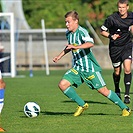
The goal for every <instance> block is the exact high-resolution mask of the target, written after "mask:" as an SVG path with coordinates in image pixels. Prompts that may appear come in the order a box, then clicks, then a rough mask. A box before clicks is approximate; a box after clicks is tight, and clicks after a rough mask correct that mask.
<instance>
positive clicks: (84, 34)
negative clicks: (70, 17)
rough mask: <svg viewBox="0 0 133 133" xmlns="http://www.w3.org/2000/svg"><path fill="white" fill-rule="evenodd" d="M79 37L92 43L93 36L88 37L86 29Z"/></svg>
mask: <svg viewBox="0 0 133 133" xmlns="http://www.w3.org/2000/svg"><path fill="white" fill-rule="evenodd" d="M81 37H82V40H83V41H84V42H91V43H94V40H93V38H91V37H90V35H89V33H88V31H87V30H86V29H85V30H84V32H81Z"/></svg>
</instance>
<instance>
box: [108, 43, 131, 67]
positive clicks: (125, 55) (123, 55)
mask: <svg viewBox="0 0 133 133" xmlns="http://www.w3.org/2000/svg"><path fill="white" fill-rule="evenodd" d="M109 55H110V58H111V61H112V65H113V67H119V66H120V65H121V64H122V63H123V61H124V60H125V59H130V60H132V43H130V44H127V45H124V46H120V47H118V46H111V45H110V48H109Z"/></svg>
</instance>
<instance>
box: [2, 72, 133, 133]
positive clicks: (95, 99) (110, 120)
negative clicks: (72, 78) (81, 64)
mask: <svg viewBox="0 0 133 133" xmlns="http://www.w3.org/2000/svg"><path fill="white" fill-rule="evenodd" d="M64 72H65V71H51V72H50V75H49V76H46V75H45V71H34V76H33V77H32V78H30V77H29V72H28V71H27V72H22V71H21V72H19V75H25V77H24V78H20V77H17V78H4V80H5V82H6V91H5V106H4V108H3V112H2V115H1V125H2V127H3V128H4V129H6V131H7V132H8V133H131V132H132V127H133V121H132V118H133V117H132V116H130V117H122V116H121V113H122V111H121V110H120V108H119V107H118V106H116V105H115V104H113V103H112V102H111V101H109V100H108V99H107V98H105V97H103V96H102V95H100V94H99V93H97V92H96V91H94V90H90V89H89V88H88V87H87V86H86V85H85V84H83V85H81V86H80V87H79V88H78V89H76V91H77V93H78V94H79V95H80V96H81V97H82V98H83V99H84V100H85V101H86V102H88V103H89V109H88V110H86V111H85V112H84V113H83V114H82V115H81V116H79V117H74V116H73V113H74V111H75V109H76V107H77V104H76V103H74V102H72V101H71V100H69V99H68V98H67V97H66V96H64V95H63V94H62V92H61V91H60V90H59V89H58V82H59V80H60V79H61V77H62V75H63V74H64ZM103 77H104V79H105V81H106V83H107V86H108V88H109V89H112V90H114V87H113V81H112V70H103ZM122 78H123V77H122ZM122 81H123V79H122V80H121V87H122V88H124V84H123V82H122ZM132 89H133V86H132V88H131V91H132V92H133V90H132ZM122 92H123V93H122V99H123V96H124V90H122ZM132 96H133V93H132V95H131V97H132ZM29 101H35V102H37V103H38V104H39V105H40V107H41V113H40V115H39V116H38V117H36V118H27V117H26V116H25V115H24V113H23V106H24V105H25V104H26V103H27V102H29ZM132 104H133V102H132V101H131V104H130V105H129V106H130V107H132Z"/></svg>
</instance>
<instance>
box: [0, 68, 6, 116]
mask: <svg viewBox="0 0 133 133" xmlns="http://www.w3.org/2000/svg"><path fill="white" fill-rule="evenodd" d="M4 92H5V82H4V81H3V79H2V76H1V70H0V114H1V112H2V109H3V106H4Z"/></svg>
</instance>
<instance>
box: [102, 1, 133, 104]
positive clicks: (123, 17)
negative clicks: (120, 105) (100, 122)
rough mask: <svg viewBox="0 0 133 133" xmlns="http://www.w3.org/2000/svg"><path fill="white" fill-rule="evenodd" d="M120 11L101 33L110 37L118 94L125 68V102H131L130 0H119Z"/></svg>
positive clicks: (132, 16) (132, 19)
mask: <svg viewBox="0 0 133 133" xmlns="http://www.w3.org/2000/svg"><path fill="white" fill-rule="evenodd" d="M117 6H118V11H117V12H115V13H113V14H111V15H110V16H109V17H108V18H107V19H106V20H105V22H104V24H103V25H102V26H101V35H103V36H104V37H108V38H109V40H110V41H109V55H110V58H111V61H112V65H113V68H114V72H113V80H114V86H115V92H116V94H117V95H118V96H119V97H120V98H121V94H120V87H119V83H120V75H121V71H122V64H123V69H124V84H125V95H124V103H126V104H129V103H130V96H129V93H130V86H131V80H132V74H131V64H132V44H133V43H132V38H131V33H133V12H128V9H129V5H128V0H119V1H118V3H117Z"/></svg>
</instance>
